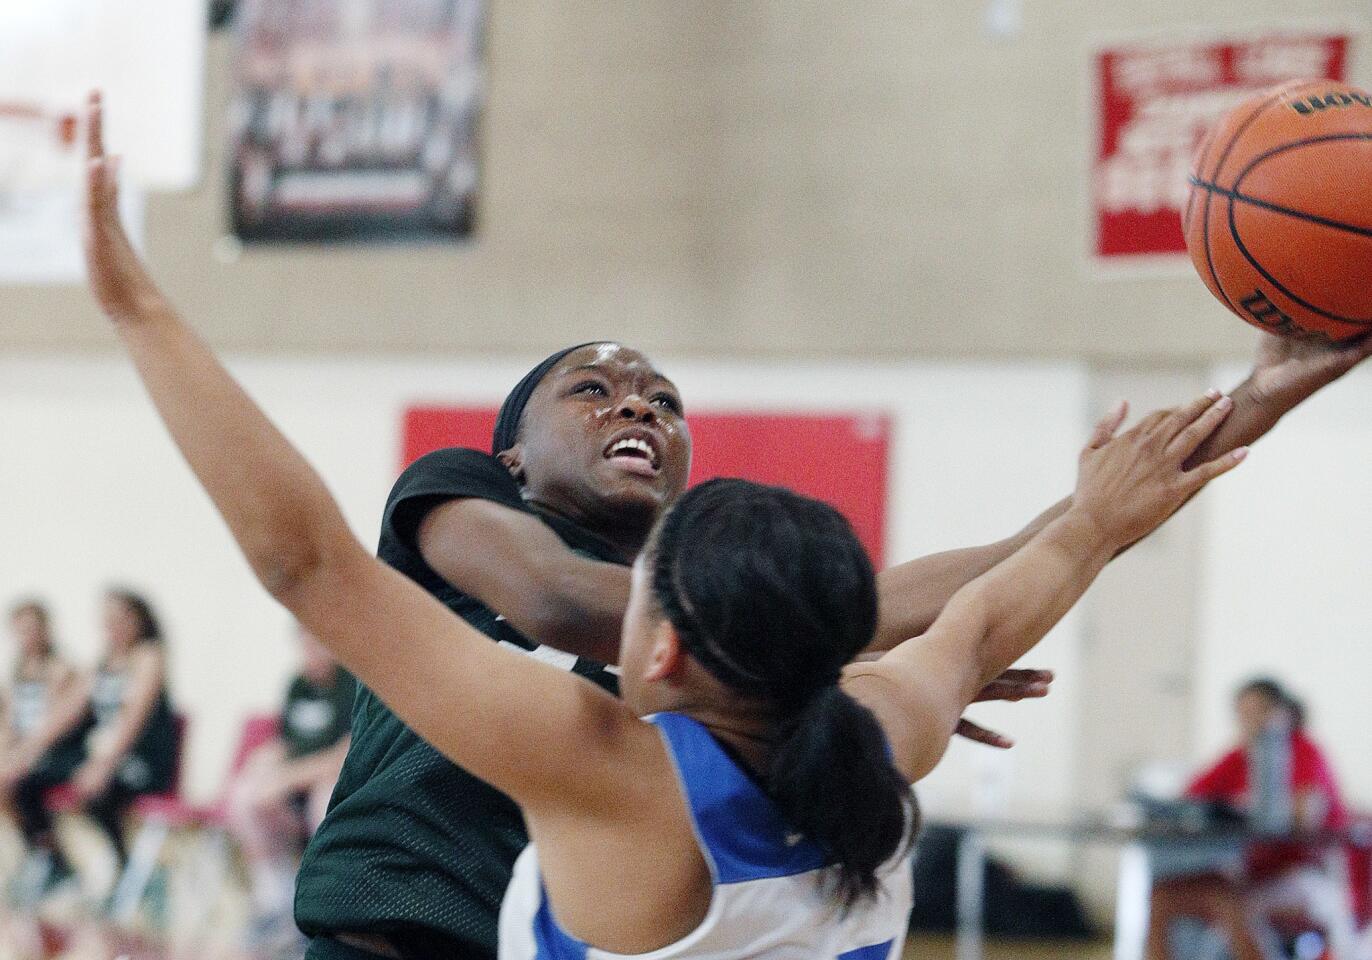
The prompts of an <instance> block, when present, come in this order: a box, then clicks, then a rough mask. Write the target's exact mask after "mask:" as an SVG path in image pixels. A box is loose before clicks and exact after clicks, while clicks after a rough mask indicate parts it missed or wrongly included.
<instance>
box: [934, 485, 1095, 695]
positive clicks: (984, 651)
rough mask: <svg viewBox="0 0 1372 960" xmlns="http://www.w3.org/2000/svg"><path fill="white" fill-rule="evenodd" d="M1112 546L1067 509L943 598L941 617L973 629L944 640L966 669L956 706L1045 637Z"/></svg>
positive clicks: (1086, 519)
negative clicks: (958, 650)
mask: <svg viewBox="0 0 1372 960" xmlns="http://www.w3.org/2000/svg"><path fill="white" fill-rule="evenodd" d="M1118 547H1119V545H1118V544H1116V543H1114V542H1112V541H1111V540H1110V539H1109V538H1108V537H1106V536H1105V535H1104V534H1103V533H1102V531H1101V527H1100V526H1099V524H1097V523H1096V522H1095V520H1094V519H1092V518H1091V517H1089V516H1086V515H1085V514H1084V513H1081V512H1079V511H1075V510H1067V511H1065V512H1064V513H1063V515H1062V516H1060V517H1058V518H1057V519H1055V520H1053V521H1052V522H1051V523H1049V524H1048V525H1047V526H1046V527H1045V528H1044V529H1043V530H1042V531H1041V532H1040V533H1039V534H1038V535H1037V536H1036V537H1034V538H1033V539H1032V540H1030V542H1029V543H1027V544H1025V546H1024V547H1023V548H1022V549H1020V550H1019V551H1017V552H1016V553H1015V554H1014V555H1013V556H1011V557H1009V558H1008V559H1007V560H1005V561H1004V562H1002V563H1000V564H998V565H997V566H996V567H995V568H994V569H992V570H990V571H989V572H987V573H986V574H984V575H983V576H981V577H978V578H977V579H976V580H974V581H972V583H970V584H968V585H967V586H966V587H964V588H963V589H962V590H960V591H959V592H958V593H957V595H955V596H954V597H953V599H952V600H951V601H949V604H948V611H947V614H946V615H947V616H949V617H950V618H951V619H952V621H953V622H954V623H961V624H975V625H976V627H977V629H975V630H974V631H973V632H972V635H971V636H963V637H958V636H956V635H954V636H952V637H951V638H950V639H951V641H952V642H953V643H956V644H959V645H965V647H966V651H967V653H968V654H969V656H970V662H971V664H972V665H973V669H972V670H969V672H968V675H967V677H966V678H965V687H964V689H963V694H964V697H963V698H962V701H963V705H966V704H967V703H971V702H972V699H973V698H974V697H975V696H976V695H977V693H978V692H979V691H980V690H981V689H982V687H984V686H985V685H986V684H987V683H989V682H990V681H991V680H993V679H994V678H995V677H997V676H999V675H1000V674H1001V672H1002V671H1004V670H1005V669H1006V668H1008V667H1009V666H1010V665H1011V664H1013V663H1015V662H1016V661H1017V660H1019V659H1020V657H1022V656H1023V655H1024V654H1026V653H1027V652H1029V650H1031V649H1032V648H1033V647H1034V646H1035V645H1036V644H1037V643H1038V642H1039V641H1040V640H1042V639H1043V638H1044V636H1045V635H1047V633H1048V631H1049V630H1051V629H1052V628H1053V626H1054V625H1055V624H1057V622H1058V621H1059V620H1061V619H1062V617H1063V616H1064V615H1065V614H1066V613H1067V611H1068V610H1070V609H1071V608H1072V606H1073V605H1074V604H1075V603H1076V602H1077V601H1078V600H1079V599H1081V596H1082V594H1084V593H1085V592H1086V589H1087V588H1088V587H1089V586H1090V585H1091V583H1092V581H1094V580H1095V578H1096V577H1097V576H1098V575H1099V574H1100V572H1101V570H1103V569H1104V568H1105V565H1106V564H1107V563H1108V562H1109V561H1110V558H1111V556H1113V555H1114V553H1115V552H1116V550H1117V549H1118ZM934 629H937V624H936V625H935V628H934Z"/></svg>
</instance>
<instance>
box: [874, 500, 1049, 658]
mask: <svg viewBox="0 0 1372 960" xmlns="http://www.w3.org/2000/svg"><path fill="white" fill-rule="evenodd" d="M1071 505H1072V499H1071V498H1070V497H1068V498H1066V499H1063V500H1060V501H1059V502H1058V503H1055V504H1054V505H1053V506H1051V507H1049V508H1048V509H1047V510H1045V511H1044V512H1043V513H1041V514H1039V515H1038V516H1037V517H1035V518H1034V519H1033V521H1031V522H1030V523H1029V525H1028V526H1026V527H1025V528H1024V529H1023V530H1021V531H1020V532H1019V533H1017V534H1015V535H1014V536H1012V537H1007V538H1006V539H1004V540H998V541H996V542H995V543H988V544H985V545H984V546H980V547H968V548H965V549H962V550H948V551H945V552H943V553H935V554H931V555H929V556H927V557H920V558H918V559H915V560H910V561H908V562H906V563H901V564H897V565H896V566H894V567H888V568H887V569H885V570H883V571H882V572H881V573H880V574H878V575H877V595H878V599H879V603H880V608H879V616H878V621H877V633H876V637H875V639H874V640H873V642H872V644H871V646H869V647H868V650H869V651H871V652H874V653H876V652H882V651H885V650H891V649H893V648H894V647H895V646H897V645H898V644H900V643H904V642H905V641H906V640H909V639H910V638H911V637H917V636H920V635H921V634H923V633H924V632H925V631H927V630H928V629H929V627H930V625H932V624H933V622H934V621H935V620H936V619H938V616H939V614H940V613H941V612H942V611H943V608H944V607H945V606H946V605H947V604H948V601H949V600H950V599H952V597H953V595H954V594H956V593H957V592H958V591H959V590H961V589H962V588H963V587H965V586H967V584H969V583H971V582H972V581H973V580H975V579H976V578H977V577H980V576H982V575H983V574H985V573H986V572H987V571H989V570H991V569H992V568H993V567H995V566H996V565H997V564H999V563H1002V562H1003V561H1005V560H1006V559H1008V558H1009V557H1011V556H1013V555H1014V554H1015V552H1016V551H1018V550H1019V549H1020V548H1021V547H1023V546H1024V545H1025V544H1027V543H1028V542H1029V541H1030V540H1032V539H1033V538H1034V537H1035V536H1037V535H1038V534H1039V533H1040V532H1041V531H1042V530H1043V529H1044V528H1045V527H1046V526H1048V524H1050V523H1052V522H1053V521H1054V520H1056V519H1057V518H1058V517H1060V516H1062V515H1063V514H1064V513H1066V512H1067V508H1068V507H1070V506H1071Z"/></svg>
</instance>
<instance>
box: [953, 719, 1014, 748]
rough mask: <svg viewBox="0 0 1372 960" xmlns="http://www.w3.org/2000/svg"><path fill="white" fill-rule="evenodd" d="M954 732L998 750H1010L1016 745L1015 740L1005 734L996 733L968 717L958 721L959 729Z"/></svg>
mask: <svg viewBox="0 0 1372 960" xmlns="http://www.w3.org/2000/svg"><path fill="white" fill-rule="evenodd" d="M953 732H954V733H956V734H957V735H958V736H959V737H964V738H965V739H968V740H972V741H974V742H976V743H984V744H986V746H988V747H995V748H996V749H997V750H1009V749H1010V748H1011V747H1013V746H1014V745H1015V741H1014V740H1011V739H1010V738H1009V737H1007V736H1006V735H1005V734H1003V733H996V732H995V731H994V730H988V729H986V728H985V727H983V726H982V725H981V724H979V723H973V722H972V721H971V720H968V719H967V718H966V717H964V718H962V719H961V720H959V721H958V725H957V729H956V730H954V731H953Z"/></svg>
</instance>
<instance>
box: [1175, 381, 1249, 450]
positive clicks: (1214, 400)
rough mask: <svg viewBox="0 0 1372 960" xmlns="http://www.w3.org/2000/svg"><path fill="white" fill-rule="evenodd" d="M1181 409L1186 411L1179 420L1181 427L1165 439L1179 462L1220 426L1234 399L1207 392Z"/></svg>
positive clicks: (1229, 411)
mask: <svg viewBox="0 0 1372 960" xmlns="http://www.w3.org/2000/svg"><path fill="white" fill-rule="evenodd" d="M1213 392H1215V393H1218V391H1213ZM1202 401H1204V402H1203V403H1202ZM1182 410H1184V411H1186V414H1187V416H1186V418H1185V419H1184V421H1179V422H1181V423H1182V425H1181V427H1180V428H1179V429H1177V430H1176V431H1175V432H1174V433H1173V435H1172V436H1171V437H1169V438H1168V441H1167V450H1168V452H1169V453H1171V454H1172V455H1173V456H1174V457H1175V458H1177V461H1178V462H1179V463H1185V462H1186V460H1187V459H1188V458H1189V457H1190V456H1191V454H1193V453H1195V452H1196V450H1198V449H1199V448H1200V445H1201V444H1202V443H1204V442H1205V441H1206V440H1208V439H1209V438H1210V435H1211V434H1213V433H1214V432H1215V431H1216V430H1218V429H1219V428H1220V424H1222V423H1224V421H1225V418H1226V417H1228V416H1229V414H1230V413H1232V412H1233V410H1234V401H1233V400H1232V399H1231V398H1229V397H1225V396H1211V394H1210V393H1207V394H1206V395H1205V396H1204V397H1202V398H1201V400H1196V401H1192V402H1191V403H1189V404H1187V405H1186V406H1185V407H1183V408H1182ZM1179 412H1180V411H1179ZM1169 427H1170V425H1169Z"/></svg>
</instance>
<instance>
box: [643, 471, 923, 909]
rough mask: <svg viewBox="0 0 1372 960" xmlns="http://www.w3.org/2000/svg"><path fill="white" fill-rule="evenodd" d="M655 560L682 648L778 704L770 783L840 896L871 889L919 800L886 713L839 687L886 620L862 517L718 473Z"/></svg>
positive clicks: (658, 589)
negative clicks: (898, 758) (862, 535)
mask: <svg viewBox="0 0 1372 960" xmlns="http://www.w3.org/2000/svg"><path fill="white" fill-rule="evenodd" d="M651 569H652V573H653V592H654V594H655V596H656V598H657V601H658V603H659V605H660V606H661V608H662V610H663V613H664V615H665V616H666V617H667V619H668V620H669V621H670V622H671V623H672V626H673V627H674V628H675V629H676V632H677V635H678V636H679V637H680V638H681V643H682V645H683V647H684V648H685V650H686V651H687V652H688V653H689V654H690V655H691V656H692V657H694V658H695V659H696V660H697V661H699V662H700V664H701V666H703V667H704V668H705V669H706V670H708V671H709V672H710V673H711V674H712V675H713V676H715V677H716V678H717V679H719V680H720V681H722V682H723V683H724V684H726V685H727V686H729V687H730V688H731V689H733V690H735V691H736V692H738V693H739V694H741V695H743V696H745V697H749V698H751V699H755V700H758V701H761V702H762V703H764V704H768V705H770V706H771V707H772V708H773V712H774V714H775V717H776V736H777V745H776V748H775V749H774V751H773V753H772V756H771V759H770V763H769V766H768V769H766V770H765V771H762V778H763V782H764V786H765V787H766V789H767V791H768V793H769V795H770V796H771V797H772V799H773V801H774V802H775V803H776V804H777V807H778V808H779V809H780V810H781V812H782V814H783V815H784V816H785V817H786V819H787V820H788V822H789V823H790V824H791V826H793V827H794V828H795V829H796V830H798V831H799V832H800V833H802V834H803V835H804V836H805V837H806V838H807V839H809V840H810V841H811V842H813V843H816V844H818V845H819V846H821V847H822V848H823V849H824V850H825V851H826V853H827V854H828V855H829V858H830V860H831V862H832V864H833V865H834V867H835V868H836V869H835V886H836V889H835V891H834V893H835V894H836V895H837V897H838V899H839V900H840V901H841V902H842V903H843V904H844V905H845V906H851V905H852V904H854V903H856V902H857V901H858V900H860V899H861V898H863V897H864V896H867V895H869V894H871V893H872V892H873V891H874V890H875V889H876V885H877V877H876V872H877V869H878V868H879V867H880V866H881V865H882V864H883V863H885V862H886V861H887V860H889V859H890V858H891V857H893V856H894V855H895V854H896V853H897V852H899V850H900V849H901V847H902V845H904V844H905V843H906V842H907V840H908V839H909V837H910V835H911V833H912V831H913V827H914V803H913V795H912V794H911V792H910V787H909V784H908V783H907V782H906V781H905V779H904V778H903V777H902V776H901V774H900V773H899V772H898V771H897V770H896V768H895V767H894V766H893V764H892V762H891V756H890V752H889V750H888V748H887V744H886V740H885V737H884V736H883V735H882V731H881V727H880V726H879V725H878V723H877V721H876V718H875V717H874V716H873V715H872V713H871V712H870V711H869V710H867V708H866V707H863V706H862V705H861V704H859V703H858V702H857V701H855V700H853V699H852V698H851V697H849V696H848V695H847V694H846V693H844V692H843V691H842V689H840V687H839V685H838V681H839V675H840V672H841V671H842V669H843V667H844V665H846V664H847V663H848V662H849V661H850V660H852V659H853V657H854V656H856V655H857V654H858V652H860V651H861V650H862V649H863V648H864V647H866V646H867V644H868V643H870V642H871V639H872V635H873V633H874V631H875V629H876V616H877V596H876V577H875V574H874V573H873V571H872V565H871V561H870V560H869V559H868V558H867V554H866V552H865V551H864V550H863V549H862V545H861V544H860V543H859V542H858V539H857V537H856V535H855V534H854V533H853V530H852V527H850V526H849V525H848V522H847V521H846V520H845V519H844V518H843V517H842V515H840V514H839V513H838V512H837V511H836V510H834V509H833V508H832V507H830V506H828V505H827V504H824V503H820V502H819V501H816V500H811V499H809V498H807V497H801V496H798V495H797V494H794V493H791V492H790V491H788V490H783V489H781V488H779V487H767V486H762V485H760V484H755V483H749V482H747V481H744V480H712V481H709V482H707V483H703V484H701V485H700V486H698V487H695V488H694V489H693V490H691V491H689V492H688V493H686V494H685V495H684V496H682V498H681V499H680V500H679V501H678V502H677V504H676V506H675V507H673V508H672V510H671V512H670V513H668V515H667V516H666V517H665V518H664V519H663V522H662V525H661V527H660V528H659V529H658V531H657V534H656V536H655V538H654V541H653V546H652V567H651Z"/></svg>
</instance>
